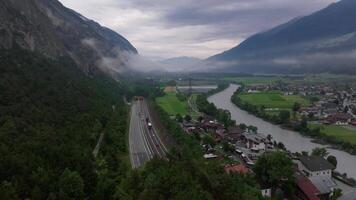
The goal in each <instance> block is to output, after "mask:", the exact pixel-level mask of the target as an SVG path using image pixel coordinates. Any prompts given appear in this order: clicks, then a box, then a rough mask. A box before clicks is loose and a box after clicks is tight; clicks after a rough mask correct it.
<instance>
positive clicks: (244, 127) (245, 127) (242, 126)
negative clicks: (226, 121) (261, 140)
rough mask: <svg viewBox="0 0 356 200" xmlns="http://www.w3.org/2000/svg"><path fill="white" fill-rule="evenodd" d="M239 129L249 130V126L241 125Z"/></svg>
mask: <svg viewBox="0 0 356 200" xmlns="http://www.w3.org/2000/svg"><path fill="white" fill-rule="evenodd" d="M239 127H240V128H241V129H242V130H244V131H245V130H246V129H247V125H246V124H240V125H239Z"/></svg>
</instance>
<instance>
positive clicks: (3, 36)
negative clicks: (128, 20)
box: [0, 0, 137, 75]
mask: <svg viewBox="0 0 356 200" xmlns="http://www.w3.org/2000/svg"><path fill="white" fill-rule="evenodd" d="M15 47H20V48H22V49H27V50H30V51H35V52H40V53H41V54H43V55H45V56H47V57H50V58H59V57H63V56H69V57H70V58H71V59H73V60H74V61H75V63H76V64H77V65H78V67H79V68H80V69H81V70H82V71H83V72H85V73H86V74H89V75H91V74H95V73H97V72H98V69H100V70H101V71H105V72H109V73H111V72H113V71H117V70H121V69H122V68H123V67H124V65H125V56H126V55H127V54H137V50H136V49H135V47H133V46H132V45H131V44H130V42H129V41H128V40H126V39H125V38H124V37H122V36H121V35H119V34H117V33H116V32H114V31H112V30H110V29H108V28H105V27H102V26H101V25H99V24H98V23H96V22H94V21H92V20H89V19H87V18H85V17H83V16H82V15H80V14H79V13H77V12H75V11H73V10H71V9H68V8H66V7H64V6H63V5H62V4H61V3H60V2H58V1H57V0H3V1H0V48H2V49H11V48H15ZM107 59H109V61H111V62H107ZM110 59H111V60H110ZM112 59H114V60H115V62H114V63H113V62H112ZM110 64H111V65H115V66H110ZM117 66H118V67H117ZM116 67H117V68H116Z"/></svg>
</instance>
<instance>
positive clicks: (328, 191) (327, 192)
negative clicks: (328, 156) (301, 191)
mask: <svg viewBox="0 0 356 200" xmlns="http://www.w3.org/2000/svg"><path fill="white" fill-rule="evenodd" d="M309 180H310V181H311V182H312V183H313V184H314V185H315V187H316V188H318V190H319V194H318V197H319V198H320V199H321V200H329V199H330V196H331V195H332V194H333V192H334V189H335V187H336V186H337V185H336V183H335V182H334V181H333V180H332V179H331V177H329V176H325V175H323V176H312V177H309Z"/></svg>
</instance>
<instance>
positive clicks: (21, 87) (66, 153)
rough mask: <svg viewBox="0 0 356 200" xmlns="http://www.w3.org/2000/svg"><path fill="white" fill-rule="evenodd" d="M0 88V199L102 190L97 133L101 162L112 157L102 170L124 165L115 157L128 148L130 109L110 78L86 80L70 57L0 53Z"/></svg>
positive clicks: (77, 196) (79, 194)
mask: <svg viewBox="0 0 356 200" xmlns="http://www.w3.org/2000/svg"><path fill="white" fill-rule="evenodd" d="M0 90H1V93H0V113H1V114H0V155H1V156H0V193H1V195H0V196H1V199H27V198H31V199H48V198H55V199H57V198H58V199H68V198H67V195H70V196H71V197H75V199H83V198H86V197H89V196H95V195H96V194H97V193H98V192H99V194H102V193H104V192H103V191H98V190H100V189H99V188H100V184H101V183H100V179H101V176H98V174H97V170H98V168H97V166H96V163H95V159H94V157H93V155H92V151H93V149H94V147H95V144H96V142H97V139H98V137H99V134H100V132H102V131H105V132H106V139H105V141H104V142H105V143H107V144H106V145H105V149H107V150H105V149H102V150H101V151H100V156H101V157H102V158H101V160H102V161H103V162H106V160H108V159H110V160H111V163H108V164H107V166H106V167H104V168H103V169H106V168H108V167H110V168H111V169H115V172H117V170H116V169H119V168H122V167H124V168H125V165H123V164H120V161H119V158H118V156H117V155H119V153H120V152H122V153H124V152H125V151H126V147H125V133H126V117H125V116H127V111H128V109H127V108H126V106H124V103H123V102H122V93H123V89H122V88H121V87H120V86H118V85H117V83H116V82H114V81H113V80H111V79H109V78H106V77H104V76H100V77H96V78H88V77H87V76H86V75H84V73H83V72H82V71H80V70H79V69H77V68H76V65H75V63H73V62H72V61H71V60H68V59H64V58H63V59H57V60H55V59H48V58H46V57H44V56H42V55H40V54H36V53H31V52H28V51H24V50H0ZM113 105H116V110H114V111H113V109H112V106H113ZM117 115H119V116H120V117H119V118H117V117H116V116H117ZM113 120H114V122H115V123H114V124H113V122H112V121H113ZM116 126H119V128H116ZM114 129H115V131H114ZM112 134H113V135H112ZM108 142H109V143H108ZM112 155H114V156H112ZM126 167H127V166H126ZM106 170H108V169H106ZM106 179H108V178H106ZM108 180H110V179H108ZM67 185H69V186H67ZM105 187H108V186H105ZM97 188H98V189H97ZM106 189H107V188H106ZM73 191H75V194H73ZM103 199H105V198H103Z"/></svg>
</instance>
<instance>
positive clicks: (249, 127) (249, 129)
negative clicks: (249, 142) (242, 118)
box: [247, 126, 258, 133]
mask: <svg viewBox="0 0 356 200" xmlns="http://www.w3.org/2000/svg"><path fill="white" fill-rule="evenodd" d="M247 129H248V131H249V132H252V133H257V130H258V128H257V127H256V126H248V127H247Z"/></svg>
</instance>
